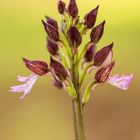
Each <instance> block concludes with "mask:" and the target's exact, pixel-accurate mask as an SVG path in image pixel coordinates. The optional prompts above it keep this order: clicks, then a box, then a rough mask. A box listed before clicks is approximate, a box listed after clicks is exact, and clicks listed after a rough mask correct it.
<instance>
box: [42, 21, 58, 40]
mask: <svg viewBox="0 0 140 140" xmlns="http://www.w3.org/2000/svg"><path fill="white" fill-rule="evenodd" d="M42 23H43V25H44V29H45V31H46V33H47V34H48V36H49V38H50V39H51V40H54V41H59V33H58V30H57V29H56V28H55V27H53V26H52V25H50V24H48V23H46V22H44V21H43V20H42Z"/></svg>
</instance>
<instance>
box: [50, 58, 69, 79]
mask: <svg viewBox="0 0 140 140" xmlns="http://www.w3.org/2000/svg"><path fill="white" fill-rule="evenodd" d="M50 67H51V72H52V74H53V75H54V76H55V77H58V80H60V81H63V80H65V79H66V77H67V76H68V74H67V71H66V69H65V68H64V66H63V65H62V64H61V63H60V62H58V61H56V60H54V59H53V58H52V57H51V61H50Z"/></svg>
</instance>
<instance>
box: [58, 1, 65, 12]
mask: <svg viewBox="0 0 140 140" xmlns="http://www.w3.org/2000/svg"><path fill="white" fill-rule="evenodd" d="M65 8H66V4H65V3H64V2H63V1H61V0H59V2H58V11H59V13H60V14H63V13H64V12H65Z"/></svg>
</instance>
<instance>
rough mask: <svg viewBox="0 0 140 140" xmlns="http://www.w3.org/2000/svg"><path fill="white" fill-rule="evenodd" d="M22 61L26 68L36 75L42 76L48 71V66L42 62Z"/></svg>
mask: <svg viewBox="0 0 140 140" xmlns="http://www.w3.org/2000/svg"><path fill="white" fill-rule="evenodd" d="M23 61H24V63H25V65H26V67H27V68H28V69H29V70H31V71H32V72H33V73H35V74H37V75H40V76H42V75H44V74H46V73H47V72H48V71H49V69H48V64H47V63H46V62H44V61H30V60H28V59H26V58H23Z"/></svg>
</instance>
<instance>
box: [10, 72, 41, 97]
mask: <svg viewBox="0 0 140 140" xmlns="http://www.w3.org/2000/svg"><path fill="white" fill-rule="evenodd" d="M38 78H39V76H38V75H36V74H31V75H29V76H28V77H22V76H18V80H19V81H20V82H24V84H22V85H18V86H12V87H11V89H10V91H11V92H15V93H19V92H24V94H23V95H22V96H21V97H20V99H23V98H24V97H25V95H27V94H29V93H30V91H31V89H32V87H33V85H34V84H35V82H36V80H37V79H38Z"/></svg>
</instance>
